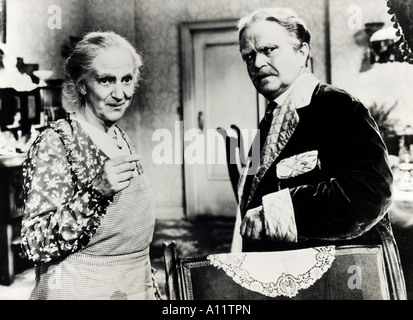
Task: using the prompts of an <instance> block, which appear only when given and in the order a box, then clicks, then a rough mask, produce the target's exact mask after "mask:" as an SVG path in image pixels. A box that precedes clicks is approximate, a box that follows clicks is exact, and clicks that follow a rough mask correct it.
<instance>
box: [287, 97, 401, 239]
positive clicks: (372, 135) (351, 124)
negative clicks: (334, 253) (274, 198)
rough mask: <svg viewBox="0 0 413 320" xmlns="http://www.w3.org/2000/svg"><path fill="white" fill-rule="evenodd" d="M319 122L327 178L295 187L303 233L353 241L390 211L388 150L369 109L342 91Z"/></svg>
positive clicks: (298, 228) (322, 158)
mask: <svg viewBox="0 0 413 320" xmlns="http://www.w3.org/2000/svg"><path fill="white" fill-rule="evenodd" d="M329 101H330V104H326V106H325V107H323V108H322V112H320V114H318V119H317V120H315V121H316V123H317V125H318V126H319V128H318V129H317V130H318V132H319V133H318V135H319V136H318V141H319V148H320V149H319V154H320V165H321V172H322V177H321V181H319V182H318V183H315V184H307V185H301V186H298V187H295V188H293V189H291V196H292V201H293V206H294V212H295V218H296V223H297V231H298V236H299V237H303V238H304V239H305V238H307V239H325V240H348V239H352V238H356V237H358V236H361V235H362V234H363V233H365V232H366V231H368V230H369V229H370V228H372V227H373V226H374V225H375V224H376V223H377V222H378V221H379V220H380V219H382V218H383V216H384V215H385V214H386V212H387V210H388V207H389V205H390V203H391V198H392V183H393V176H392V172H391V169H390V167H389V164H388V159H387V149H386V147H385V145H384V142H383V140H382V138H381V136H380V133H379V131H378V129H377V125H376V123H375V122H374V120H373V119H372V118H371V116H370V114H369V112H368V110H367V109H366V108H365V107H364V106H363V105H362V104H361V103H360V102H359V101H358V100H356V99H354V98H352V97H350V96H347V95H344V94H338V95H337V96H335V97H332V99H330V100H329Z"/></svg>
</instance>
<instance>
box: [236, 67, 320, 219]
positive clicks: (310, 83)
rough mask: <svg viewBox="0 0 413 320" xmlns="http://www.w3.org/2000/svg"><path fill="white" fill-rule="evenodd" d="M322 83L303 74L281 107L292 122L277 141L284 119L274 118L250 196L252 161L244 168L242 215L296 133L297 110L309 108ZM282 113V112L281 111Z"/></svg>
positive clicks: (239, 186) (241, 181)
mask: <svg viewBox="0 0 413 320" xmlns="http://www.w3.org/2000/svg"><path fill="white" fill-rule="evenodd" d="M319 83H320V81H319V80H318V79H317V78H316V77H315V76H314V75H312V74H303V75H301V76H300V78H299V79H297V82H296V84H295V87H294V89H293V90H292V91H291V92H290V94H289V95H288V97H287V99H286V100H285V101H284V103H283V104H282V105H281V106H279V107H280V108H281V109H284V110H285V111H286V112H287V114H288V117H290V119H288V120H291V121H288V128H287V127H285V128H284V129H286V130H284V131H282V132H281V134H280V138H281V139H280V140H278V139H277V137H276V133H277V132H278V131H279V130H278V129H279V126H280V125H281V123H280V122H281V121H282V117H281V119H280V117H277V116H276V115H275V116H274V118H273V120H272V123H271V128H270V131H269V133H268V135H267V137H266V139H265V143H264V146H263V149H262V152H261V159H260V165H259V166H258V168H257V169H256V171H255V176H254V178H253V181H252V185H251V189H250V192H249V193H248V196H245V195H244V186H245V181H246V178H247V175H248V174H254V173H253V172H251V170H252V169H253V168H252V167H251V168H250V166H251V164H253V163H252V161H251V159H250V158H248V161H247V163H246V166H245V167H244V168H243V171H242V173H241V177H240V180H239V182H238V199H239V203H240V208H241V213H244V211H245V208H246V207H247V206H248V204H249V203H250V202H251V200H252V198H253V197H254V194H255V191H256V190H257V187H258V185H259V183H260V182H261V180H262V178H263V177H264V175H265V173H266V172H267V171H268V169H269V167H270V166H271V165H272V164H273V163H274V162H275V161H276V159H277V157H278V156H279V154H280V153H281V151H282V149H283V148H284V146H285V145H286V144H287V142H288V141H289V139H290V137H291V136H292V134H293V133H294V130H295V128H296V127H297V125H298V122H299V117H298V113H297V111H296V109H298V108H301V107H305V106H307V105H308V104H309V103H310V101H311V97H312V94H313V92H314V89H315V87H316V86H317V85H318V84H319ZM281 112H282V111H281ZM258 134H259V133H258Z"/></svg>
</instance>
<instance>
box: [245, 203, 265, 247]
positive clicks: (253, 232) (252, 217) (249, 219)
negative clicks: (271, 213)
mask: <svg viewBox="0 0 413 320" xmlns="http://www.w3.org/2000/svg"><path fill="white" fill-rule="evenodd" d="M240 233H241V236H242V237H243V238H247V239H251V240H259V239H262V238H263V237H264V235H265V230H264V213H263V211H262V206H259V207H257V208H253V209H250V210H248V211H247V213H246V214H245V217H244V219H243V220H242V223H241V228H240Z"/></svg>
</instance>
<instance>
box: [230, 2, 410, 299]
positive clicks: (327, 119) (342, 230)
mask: <svg viewBox="0 0 413 320" xmlns="http://www.w3.org/2000/svg"><path fill="white" fill-rule="evenodd" d="M310 39H311V36H310V33H309V31H308V29H307V27H306V25H305V23H304V22H303V21H302V20H301V19H300V18H299V17H298V16H297V15H296V14H295V13H294V12H293V11H291V10H289V9H283V8H272V9H261V10H257V11H255V12H253V13H252V14H250V15H249V16H247V17H245V18H242V19H241V20H240V22H239V41H240V52H241V55H242V58H243V60H244V61H245V63H246V66H247V70H248V74H249V76H250V78H251V80H252V83H253V85H254V86H255V88H256V89H257V91H258V92H259V93H261V94H262V95H263V96H264V97H265V98H266V99H267V100H268V101H269V104H268V107H267V111H266V115H265V117H264V118H263V119H262V121H261V123H260V125H259V129H260V134H259V135H258V136H257V138H256V140H255V141H254V142H253V143H254V144H257V145H256V146H257V147H258V146H259V147H260V150H261V153H260V159H259V163H256V162H257V161H254V160H255V159H253V158H251V159H250V163H247V165H246V167H245V169H244V171H243V173H242V174H241V178H240V181H239V189H238V193H239V202H240V213H241V215H240V217H239V218H240V220H239V221H241V222H240V230H239V232H240V235H241V236H242V250H243V251H277V250H288V249H296V248H305V247H310V246H318V245H327V244H335V245H342V244H382V245H383V251H384V253H385V262H386V269H387V276H388V277H390V278H391V282H392V283H393V287H392V288H391V291H392V292H391V294H392V297H393V298H396V299H397V298H401V299H404V298H405V287H404V278H403V274H402V272H401V269H400V261H399V255H398V250H397V246H396V243H395V240H394V237H393V234H392V230H391V225H390V222H389V219H388V215H387V210H388V208H389V205H390V203H391V198H392V182H393V176H392V172H391V170H390V168H389V164H388V160H387V149H386V146H385V145H384V143H383V140H382V138H381V136H380V134H379V131H378V128H377V126H376V123H375V121H374V120H373V119H372V118H371V116H370V114H369V112H368V110H367V109H366V108H365V107H364V106H363V105H362V103H360V101H359V100H358V99H356V98H354V97H352V96H350V95H349V94H348V93H346V92H345V91H343V90H340V89H338V88H335V87H333V86H331V85H328V84H324V83H320V81H319V80H318V79H317V78H316V77H315V76H314V75H312V74H311V73H309V72H307V68H306V67H307V64H308V61H309V55H310ZM254 162H255V163H254Z"/></svg>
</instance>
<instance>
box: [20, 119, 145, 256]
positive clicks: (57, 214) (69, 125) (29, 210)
mask: <svg viewBox="0 0 413 320" xmlns="http://www.w3.org/2000/svg"><path fill="white" fill-rule="evenodd" d="M121 132H122V134H123V136H124V138H125V139H126V140H127V141H128V145H129V147H130V148H133V146H132V144H131V142H130V140H129V139H127V137H126V135H125V134H124V132H123V131H121ZM107 159H108V157H107V156H106V155H105V154H104V153H103V152H102V151H101V150H100V149H99V148H98V147H97V146H96V145H94V144H93V142H92V140H91V139H90V138H89V136H88V135H87V134H86V133H85V132H84V131H83V129H82V128H81V126H79V125H78V124H77V122H76V121H74V120H72V119H71V116H70V115H69V116H68V118H67V119H62V120H58V121H56V122H55V123H52V124H51V126H50V128H47V129H46V130H45V131H43V132H42V133H41V134H40V135H39V137H38V138H37V139H36V141H35V142H34V143H33V145H32V147H31V148H30V150H29V152H28V154H27V157H26V160H25V161H24V163H23V190H24V193H25V212H24V216H23V222H22V248H23V251H24V253H25V254H26V255H27V257H28V258H29V259H30V260H32V261H34V262H35V264H40V263H44V262H48V261H50V260H52V259H56V258H59V257H61V256H66V255H67V254H69V253H72V252H75V251H78V250H79V249H81V248H82V247H84V246H85V245H86V244H87V243H88V242H89V240H90V239H91V237H92V236H93V235H94V234H95V232H96V230H97V228H98V226H99V225H100V222H101V219H102V218H103V216H104V215H105V213H106V208H107V206H108V205H109V204H110V203H111V202H112V199H107V198H104V197H103V196H102V194H101V193H100V192H99V191H98V190H96V189H95V188H94V186H93V185H92V184H91V181H92V180H93V178H94V177H95V176H96V175H97V174H98V173H99V172H100V170H101V169H102V167H103V164H104V162H105V161H106V160H107ZM138 169H139V168H138ZM138 171H139V170H138Z"/></svg>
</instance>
